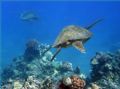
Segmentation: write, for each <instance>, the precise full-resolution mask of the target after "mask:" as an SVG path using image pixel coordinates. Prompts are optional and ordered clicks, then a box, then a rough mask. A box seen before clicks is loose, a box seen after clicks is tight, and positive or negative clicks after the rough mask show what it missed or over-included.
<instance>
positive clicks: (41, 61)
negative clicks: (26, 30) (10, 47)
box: [1, 40, 120, 89]
mask: <svg viewBox="0 0 120 89" xmlns="http://www.w3.org/2000/svg"><path fill="white" fill-rule="evenodd" d="M48 48H49V45H45V44H40V43H39V42H38V41H37V40H30V41H29V42H28V43H27V44H26V49H25V52H24V54H23V55H21V56H19V57H16V58H14V59H13V62H12V64H10V65H9V66H8V67H6V68H5V69H4V70H3V72H2V73H1V78H2V83H1V88H2V89H119V88H120V84H119V83H120V76H119V75H120V51H119V50H118V51H117V52H115V53H111V52H106V53H104V52H97V53H96V55H95V56H94V57H93V58H92V59H91V62H90V64H91V68H92V69H91V70H92V71H91V73H90V77H87V78H86V76H85V75H83V74H82V73H81V72H80V68H79V66H77V67H76V68H75V69H74V68H73V67H72V63H70V62H67V61H57V60H53V61H52V62H51V61H50V60H51V58H52V56H53V54H52V52H50V51H48V52H46V54H45V55H42V54H43V53H44V52H45V51H46V50H47V49H48Z"/></svg>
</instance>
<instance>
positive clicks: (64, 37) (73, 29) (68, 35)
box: [54, 25, 91, 46]
mask: <svg viewBox="0 0 120 89" xmlns="http://www.w3.org/2000/svg"><path fill="white" fill-rule="evenodd" d="M90 37H91V32H90V31H89V30H87V29H85V28H82V27H78V26H75V25H69V26H67V27H65V28H64V29H63V30H62V32H61V33H60V34H59V35H58V37H57V39H56V41H55V43H54V46H57V45H59V44H63V43H66V42H68V41H73V42H74V41H76V40H80V41H85V40H87V39H88V38H90Z"/></svg>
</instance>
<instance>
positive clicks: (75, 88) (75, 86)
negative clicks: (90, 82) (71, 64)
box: [70, 75, 85, 89]
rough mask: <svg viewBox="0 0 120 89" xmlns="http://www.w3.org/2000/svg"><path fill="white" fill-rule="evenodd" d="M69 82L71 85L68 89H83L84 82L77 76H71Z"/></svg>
mask: <svg viewBox="0 0 120 89" xmlns="http://www.w3.org/2000/svg"><path fill="white" fill-rule="evenodd" d="M71 80H72V85H71V86H70V89H83V88H84V87H85V81H84V80H82V79H80V78H79V77H78V76H76V75H73V76H71Z"/></svg>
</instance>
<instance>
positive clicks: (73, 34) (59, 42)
mask: <svg viewBox="0 0 120 89" xmlns="http://www.w3.org/2000/svg"><path fill="white" fill-rule="evenodd" d="M100 21H101V20H97V21H95V22H94V23H92V24H91V25H89V26H87V27H84V28H83V27H79V26H76V25H69V26H67V27H65V28H63V30H62V32H61V33H60V34H59V35H58V37H57V39H56V41H55V43H54V44H53V45H52V46H50V47H49V48H48V49H47V50H46V51H45V52H44V53H46V52H47V51H48V50H49V49H50V48H57V51H56V53H55V54H54V55H53V57H52V59H51V61H52V60H53V59H54V58H55V56H56V55H57V54H58V53H59V52H60V50H61V48H67V47H69V46H73V47H75V48H77V49H78V50H79V51H80V52H81V53H85V48H84V46H83V44H84V43H85V42H86V41H88V40H89V39H90V38H91V37H92V33H91V32H90V31H89V30H90V29H91V28H92V27H93V26H94V25H95V24H96V23H98V22H100ZM44 53H43V54H44Z"/></svg>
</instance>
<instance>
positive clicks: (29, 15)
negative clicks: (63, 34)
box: [20, 11, 38, 21]
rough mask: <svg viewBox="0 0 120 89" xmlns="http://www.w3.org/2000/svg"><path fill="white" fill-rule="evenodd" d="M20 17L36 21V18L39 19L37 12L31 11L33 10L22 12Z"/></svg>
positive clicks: (24, 19)
mask: <svg viewBox="0 0 120 89" xmlns="http://www.w3.org/2000/svg"><path fill="white" fill-rule="evenodd" d="M20 18H21V20H23V21H35V20H38V16H37V15H36V14H35V13H33V12H31V11H28V12H24V13H22V14H21V16H20Z"/></svg>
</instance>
